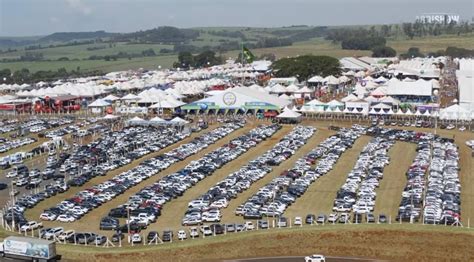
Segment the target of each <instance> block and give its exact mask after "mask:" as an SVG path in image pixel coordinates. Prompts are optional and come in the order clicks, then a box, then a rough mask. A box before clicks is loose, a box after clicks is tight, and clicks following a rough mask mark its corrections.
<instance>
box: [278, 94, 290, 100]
mask: <svg viewBox="0 0 474 262" xmlns="http://www.w3.org/2000/svg"><path fill="white" fill-rule="evenodd" d="M278 98H281V99H285V100H291V98H290V97H289V96H288V95H286V94H283V95H281V96H279V97H278Z"/></svg>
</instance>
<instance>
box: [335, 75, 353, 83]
mask: <svg viewBox="0 0 474 262" xmlns="http://www.w3.org/2000/svg"><path fill="white" fill-rule="evenodd" d="M338 79H339V82H340V83H347V82H349V81H351V79H350V78H349V77H347V76H345V75H343V76H340V77H339V78H338Z"/></svg>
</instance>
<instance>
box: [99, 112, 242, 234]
mask: <svg viewBox="0 0 474 262" xmlns="http://www.w3.org/2000/svg"><path fill="white" fill-rule="evenodd" d="M244 125H245V123H244V122H240V121H238V122H231V123H227V124H225V125H223V126H221V127H219V128H216V129H214V130H212V131H210V132H207V133H205V134H203V135H201V136H199V137H197V138H195V139H193V140H192V141H191V142H189V143H186V144H183V145H181V146H179V147H178V148H176V149H173V150H171V151H170V152H167V153H165V154H163V155H160V156H158V157H155V158H153V159H150V160H146V161H144V162H143V163H142V164H141V165H140V166H142V167H146V168H149V169H151V170H156V171H157V172H159V171H161V170H165V169H166V168H168V167H169V166H170V165H172V164H173V163H175V162H178V161H182V160H184V159H186V158H187V157H189V156H191V155H193V154H196V153H198V152H200V151H202V150H204V149H205V148H207V147H208V146H209V145H211V144H213V143H215V142H217V141H218V140H220V139H222V138H224V137H225V136H227V135H229V134H230V133H232V132H234V131H235V130H237V129H239V128H241V127H243V126H244ZM196 182H197V181H196ZM153 190H154V189H153V186H152V187H147V188H144V189H142V190H141V191H140V192H139V193H138V194H136V195H134V196H131V197H130V198H129V201H128V203H127V204H126V205H122V206H119V207H118V208H114V209H112V210H110V212H109V216H108V217H104V218H103V219H102V220H101V222H100V229H102V230H117V229H118V228H119V221H118V219H117V218H120V217H124V218H125V217H130V221H127V224H132V228H133V229H135V228H136V225H140V226H147V225H148V224H150V223H152V222H155V221H156V219H157V216H159V215H160V214H161V206H162V204H164V203H165V202H166V201H168V200H169V199H170V197H169V196H170V195H169V194H171V193H174V194H176V193H175V192H173V190H168V191H169V192H165V193H169V194H162V195H156V196H155V195H152V194H154V193H155V192H154V191H153ZM152 196H155V197H154V198H152ZM145 200H146V201H145ZM127 230H128V228H127ZM121 231H123V230H121Z"/></svg>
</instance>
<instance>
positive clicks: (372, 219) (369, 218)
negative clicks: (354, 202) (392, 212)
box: [366, 213, 375, 223]
mask: <svg viewBox="0 0 474 262" xmlns="http://www.w3.org/2000/svg"><path fill="white" fill-rule="evenodd" d="M366 220H367V223H375V217H374V214H372V213H368V214H367V217H366Z"/></svg>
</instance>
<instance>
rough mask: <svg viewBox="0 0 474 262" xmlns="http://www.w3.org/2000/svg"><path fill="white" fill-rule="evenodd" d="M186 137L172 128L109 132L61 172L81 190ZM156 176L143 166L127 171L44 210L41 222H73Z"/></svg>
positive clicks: (69, 161)
mask: <svg viewBox="0 0 474 262" xmlns="http://www.w3.org/2000/svg"><path fill="white" fill-rule="evenodd" d="M187 136H189V134H182V133H176V131H175V130H174V129H173V128H159V129H156V128H152V127H129V128H126V129H124V130H121V131H116V132H107V133H105V134H103V137H102V139H100V140H98V141H95V142H92V143H91V144H89V145H88V146H86V147H82V148H80V149H79V150H78V151H77V152H75V154H74V155H75V156H78V157H77V158H69V159H67V160H66V161H65V162H64V164H62V165H61V167H60V169H59V171H60V172H65V173H66V172H67V173H68V174H69V175H72V176H73V179H71V181H70V183H72V185H73V186H80V185H83V184H84V183H85V182H87V181H88V180H89V179H91V178H92V177H94V176H95V175H97V174H101V175H105V174H106V173H107V172H108V171H111V170H114V169H116V168H119V167H121V166H124V165H127V164H129V163H130V162H131V161H133V160H135V159H138V158H140V157H142V156H144V155H146V154H149V153H151V152H156V151H159V150H160V149H162V148H164V147H166V146H169V145H170V144H173V143H176V142H178V141H181V140H182V139H184V138H185V137H187ZM83 157H85V159H84V158H83ZM81 160H86V161H81ZM79 167H80V171H81V172H79ZM156 173H157V171H156V170H153V169H151V168H145V167H143V166H138V167H136V168H134V169H131V170H128V171H125V172H123V173H120V174H119V175H116V176H115V177H113V178H111V179H109V180H107V181H104V182H102V183H100V184H98V185H95V186H93V187H90V188H87V189H85V190H82V191H80V192H78V193H77V194H76V195H75V196H74V197H73V198H71V199H66V200H64V201H62V202H61V203H59V204H58V205H56V206H55V207H52V208H49V209H47V210H45V211H44V212H43V214H41V216H40V218H41V219H43V220H57V221H60V222H74V221H76V220H78V219H80V218H81V217H82V216H83V215H85V214H86V213H88V212H89V211H90V210H92V209H93V208H96V207H98V206H99V205H101V204H103V203H105V202H107V201H110V200H111V199H112V198H114V197H116V196H117V195H119V194H122V193H123V192H125V191H126V190H127V189H128V188H130V187H131V186H133V185H135V184H137V183H139V182H141V181H143V180H144V179H145V178H147V177H150V176H152V175H154V174H156Z"/></svg>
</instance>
